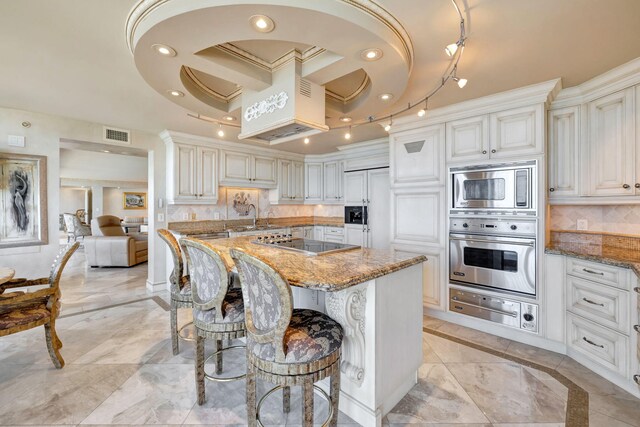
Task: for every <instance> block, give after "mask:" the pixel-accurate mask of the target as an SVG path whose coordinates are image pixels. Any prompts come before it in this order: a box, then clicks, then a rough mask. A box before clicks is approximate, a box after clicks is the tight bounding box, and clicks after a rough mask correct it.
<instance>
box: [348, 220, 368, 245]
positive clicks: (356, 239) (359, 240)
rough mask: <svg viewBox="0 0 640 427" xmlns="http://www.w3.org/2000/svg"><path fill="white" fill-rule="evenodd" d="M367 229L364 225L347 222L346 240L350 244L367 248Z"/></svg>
mask: <svg viewBox="0 0 640 427" xmlns="http://www.w3.org/2000/svg"><path fill="white" fill-rule="evenodd" d="M366 234H367V233H366V229H365V228H364V227H363V226H362V225H357V224H345V226H344V242H345V243H346V244H348V245H358V246H362V247H363V248H366V247H367V245H366Z"/></svg>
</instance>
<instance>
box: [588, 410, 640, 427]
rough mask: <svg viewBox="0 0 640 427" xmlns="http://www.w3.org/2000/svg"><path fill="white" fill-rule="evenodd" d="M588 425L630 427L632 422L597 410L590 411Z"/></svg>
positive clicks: (590, 426)
mask: <svg viewBox="0 0 640 427" xmlns="http://www.w3.org/2000/svg"><path fill="white" fill-rule="evenodd" d="M589 427H632V424H627V423H625V422H622V421H620V420H616V419H615V418H611V417H608V416H606V415H603V414H601V413H599V412H595V411H590V412H589Z"/></svg>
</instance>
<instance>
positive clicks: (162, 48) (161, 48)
mask: <svg viewBox="0 0 640 427" xmlns="http://www.w3.org/2000/svg"><path fill="white" fill-rule="evenodd" d="M151 48H153V49H154V50H155V51H156V52H158V53H159V54H160V55H163V56H176V54H177V52H176V51H175V49H173V48H172V47H169V46H167V45H166V44H154V45H152V46H151Z"/></svg>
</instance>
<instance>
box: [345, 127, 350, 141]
mask: <svg viewBox="0 0 640 427" xmlns="http://www.w3.org/2000/svg"><path fill="white" fill-rule="evenodd" d="M344 139H347V140H349V139H351V126H349V130H348V131H347V132H346V133H345V134H344Z"/></svg>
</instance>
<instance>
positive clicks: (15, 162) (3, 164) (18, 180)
mask: <svg viewBox="0 0 640 427" xmlns="http://www.w3.org/2000/svg"><path fill="white" fill-rule="evenodd" d="M46 165H47V159H46V157H43V156H31V155H20V154H9V153H0V168H1V169H2V178H1V181H2V182H1V183H0V194H1V200H0V202H1V203H2V207H1V215H0V248H7V247H15V246H32V245H46V244H47V243H48V235H47V234H48V233H47V219H48V218H47V166H46Z"/></svg>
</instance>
